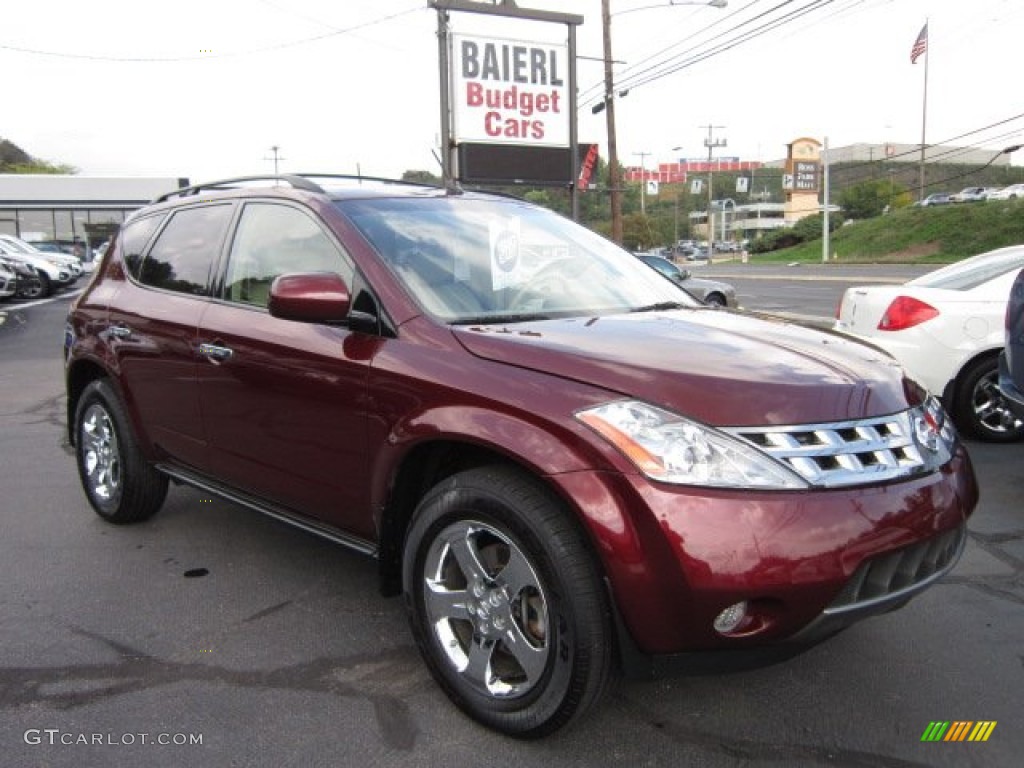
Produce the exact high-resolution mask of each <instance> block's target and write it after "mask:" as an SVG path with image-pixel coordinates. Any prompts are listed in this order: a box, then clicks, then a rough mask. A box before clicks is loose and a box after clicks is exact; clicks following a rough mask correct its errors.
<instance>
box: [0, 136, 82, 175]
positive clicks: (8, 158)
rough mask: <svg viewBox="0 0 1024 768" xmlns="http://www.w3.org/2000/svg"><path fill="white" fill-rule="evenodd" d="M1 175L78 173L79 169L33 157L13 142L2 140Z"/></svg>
mask: <svg viewBox="0 0 1024 768" xmlns="http://www.w3.org/2000/svg"><path fill="white" fill-rule="evenodd" d="M0 173H51V174H53V173H78V169H77V168H75V167H74V166H73V165H66V164H64V163H51V162H49V161H47V160H40V159H38V158H35V157H32V156H31V155H30V154H29V153H28V152H26V151H25V150H23V149H22V148H21V147H19V146H18V145H17V144H15V143H14V142H13V141H8V140H7V139H0Z"/></svg>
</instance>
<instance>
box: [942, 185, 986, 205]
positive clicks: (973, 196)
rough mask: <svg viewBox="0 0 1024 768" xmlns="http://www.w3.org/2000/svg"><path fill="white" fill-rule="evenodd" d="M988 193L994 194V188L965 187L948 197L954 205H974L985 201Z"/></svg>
mask: <svg viewBox="0 0 1024 768" xmlns="http://www.w3.org/2000/svg"><path fill="white" fill-rule="evenodd" d="M990 192H995V188H994V187H965V188H964V189H961V190H960V191H959V192H957V193H956V194H955V195H952V196H951V197H950V201H951V202H954V203H976V202H979V201H981V200H986V199H987V198H988V195H989V193H990Z"/></svg>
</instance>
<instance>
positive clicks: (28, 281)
mask: <svg viewBox="0 0 1024 768" xmlns="http://www.w3.org/2000/svg"><path fill="white" fill-rule="evenodd" d="M0 266H2V267H3V268H4V273H5V274H4V283H5V285H4V288H3V290H2V291H0V295H2V296H3V297H4V298H9V297H11V296H17V297H18V298H22V299H35V298H38V297H39V296H41V295H42V293H43V284H42V281H41V280H40V279H39V275H38V274H37V273H36V271H35V269H33V268H32V267H31V266H29V265H28V264H25V263H23V262H20V261H16V260H14V259H8V258H6V257H5V256H3V255H2V254H0Z"/></svg>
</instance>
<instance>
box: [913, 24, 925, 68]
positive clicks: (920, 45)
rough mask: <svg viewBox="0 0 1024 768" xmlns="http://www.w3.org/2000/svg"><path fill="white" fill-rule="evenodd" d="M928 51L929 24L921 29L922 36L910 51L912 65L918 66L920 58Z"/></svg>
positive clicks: (920, 35)
mask: <svg viewBox="0 0 1024 768" xmlns="http://www.w3.org/2000/svg"><path fill="white" fill-rule="evenodd" d="M927 50H928V22H925V24H924V26H923V27H921V34H919V35H918V36H917V40H915V41H914V47H913V48H911V49H910V63H911V64H916V63H917V60H918V58H920V57H921V55H922V54H924V52H925V51H927Z"/></svg>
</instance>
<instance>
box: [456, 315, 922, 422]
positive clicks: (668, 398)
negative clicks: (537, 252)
mask: <svg viewBox="0 0 1024 768" xmlns="http://www.w3.org/2000/svg"><path fill="white" fill-rule="evenodd" d="M453 332H454V334H455V336H456V338H457V339H458V340H459V341H460V342H461V343H462V345H463V346H464V347H465V348H466V349H467V350H468V351H469V352H470V353H471V354H473V355H475V356H477V357H480V358H484V359H487V360H493V361H496V362H500V363H504V364H506V365H513V366H517V367H521V368H529V369H532V370H536V371H542V372H544V373H549V374H552V375H555V376H559V377H562V378H566V379H573V380H576V381H581V382H585V383H588V384H592V385H594V386H597V387H602V388H604V389H607V390H609V391H611V392H614V393H617V394H619V395H622V396H625V397H632V398H637V399H640V400H645V401H647V402H649V403H652V404H655V405H660V406H662V407H664V408H668V409H671V410H673V411H675V412H677V413H680V414H682V415H685V416H689V417H691V418H694V419H697V420H699V421H702V422H704V423H706V424H711V425H714V426H755V425H756V426H762V425H764V426H770V425H787V424H810V423H816V422H834V421H844V420H848V419H858V418H865V417H870V416H880V415H885V414H890V413H895V412H898V411H901V410H903V409H905V408H906V407H907V405H908V400H907V398H908V394H907V393H908V392H910V391H913V390H914V389H916V387H909V386H908V385H907V382H905V380H904V374H903V371H902V369H901V368H900V366H899V365H898V364H897V363H896V362H895V361H894V360H893V359H892V358H890V357H889V356H888V355H886V354H885V353H884V352H882V351H880V350H878V349H876V348H874V347H870V346H867V345H863V344H860V343H858V342H856V341H854V340H851V339H849V338H847V337H844V336H840V335H839V334H834V333H831V332H827V331H817V330H812V329H810V328H805V327H802V326H799V325H795V324H793V323H791V322H788V321H782V320H775V319H770V318H761V317H757V316H753V315H747V314H743V313H736V312H728V311H723V310H712V309H703V308H695V309H681V310H673V311H670V312H645V313H636V314H629V315H615V316H609V317H591V318H586V317H576V318H566V319H559V320H543V321H536V322H526V323H515V324H510V325H478V326H462V327H459V326H456V327H454V328H453Z"/></svg>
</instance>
